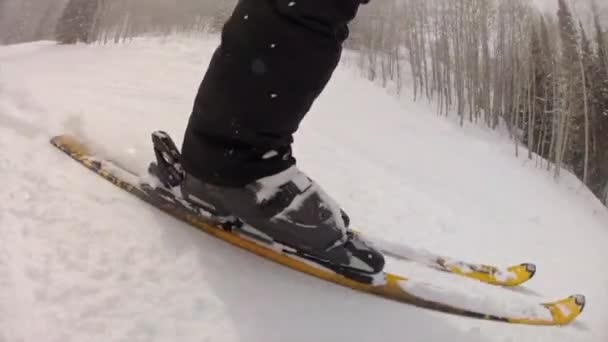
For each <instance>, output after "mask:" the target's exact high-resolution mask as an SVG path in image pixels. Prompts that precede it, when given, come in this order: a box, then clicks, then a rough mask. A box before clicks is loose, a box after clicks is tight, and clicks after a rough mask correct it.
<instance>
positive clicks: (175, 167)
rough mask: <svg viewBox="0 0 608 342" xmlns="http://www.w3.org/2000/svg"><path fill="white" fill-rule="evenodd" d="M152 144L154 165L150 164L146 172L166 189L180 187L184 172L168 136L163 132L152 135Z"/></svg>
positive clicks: (175, 147)
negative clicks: (154, 158)
mask: <svg viewBox="0 0 608 342" xmlns="http://www.w3.org/2000/svg"><path fill="white" fill-rule="evenodd" d="M152 143H153V145H154V154H155V155H156V163H152V164H150V167H149V168H148V172H150V174H152V175H154V176H156V177H157V178H158V179H159V180H160V181H161V183H162V184H163V185H164V186H165V187H166V188H167V189H171V188H174V187H176V186H178V185H180V184H181V183H182V182H183V181H184V179H185V178H186V172H185V171H184V169H183V168H182V164H181V154H180V152H179V150H178V149H177V146H175V143H174V142H173V140H172V139H171V137H170V136H169V134H167V133H166V132H163V131H156V132H154V133H152Z"/></svg>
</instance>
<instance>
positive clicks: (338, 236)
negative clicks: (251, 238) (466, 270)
mask: <svg viewBox="0 0 608 342" xmlns="http://www.w3.org/2000/svg"><path fill="white" fill-rule="evenodd" d="M153 143H154V150H155V154H156V157H157V163H156V164H152V165H151V167H150V172H151V173H152V174H154V175H156V176H157V177H158V178H159V179H160V180H161V182H162V183H163V185H164V186H165V187H167V188H175V187H179V189H180V191H181V195H182V197H183V199H184V200H185V201H187V202H188V203H190V204H191V205H194V206H197V207H199V208H201V209H202V210H204V211H205V212H208V213H212V215H213V216H215V217H222V218H225V217H235V218H238V221H240V223H241V224H246V225H247V226H249V227H252V228H253V229H255V230H257V231H259V232H261V233H262V234H263V235H265V236H268V237H269V238H271V239H272V241H274V242H277V243H279V244H281V245H284V246H286V247H288V248H287V249H285V252H286V253H289V254H292V255H297V256H299V257H302V258H305V259H308V260H311V261H314V262H316V263H318V264H321V265H322V266H325V267H327V268H330V269H332V270H334V271H336V272H337V273H340V274H342V275H344V276H347V277H349V278H352V279H354V280H357V281H362V282H371V281H372V279H373V276H374V275H376V274H378V273H380V272H381V271H382V270H383V268H384V257H383V255H382V254H381V253H379V252H378V251H376V250H374V249H373V248H371V247H370V246H369V245H368V244H367V243H366V242H364V241H363V240H361V239H360V238H359V237H358V236H357V234H354V233H353V232H351V231H350V230H349V229H348V224H349V219H348V216H347V215H346V214H345V213H344V211H343V210H341V209H340V207H339V206H338V204H337V203H336V202H335V201H334V200H333V199H332V198H331V197H329V196H328V195H327V194H326V193H325V192H324V191H323V189H321V187H320V186H319V185H318V184H316V183H315V182H314V181H313V180H311V179H310V178H309V177H308V176H306V174H304V173H303V172H302V171H300V170H299V169H298V168H297V167H296V166H293V167H291V168H289V169H287V170H285V171H283V172H281V173H278V174H276V175H272V176H269V177H266V178H262V179H259V180H257V181H255V182H253V183H252V184H249V185H247V186H245V187H242V188H233V187H220V186H215V185H212V184H208V183H205V182H202V181H200V180H198V179H196V178H195V177H193V176H192V175H189V174H188V173H187V172H185V171H184V170H183V169H182V167H181V163H180V153H179V151H178V149H177V148H176V146H175V144H174V143H173V142H172V141H171V138H170V137H169V136H168V135H167V134H166V133H164V132H155V133H154V134H153ZM237 226H238V224H237Z"/></svg>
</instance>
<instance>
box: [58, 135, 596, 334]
mask: <svg viewBox="0 0 608 342" xmlns="http://www.w3.org/2000/svg"><path fill="white" fill-rule="evenodd" d="M51 143H52V144H53V145H54V146H55V147H57V148H58V149H60V150H62V151H63V152H65V153H66V154H68V155H69V156H71V157H72V158H73V159H75V160H76V161H78V162H79V163H80V164H81V165H83V166H85V167H86V168H88V169H90V170H91V171H93V172H95V173H96V174H97V175H99V176H101V177H103V178H104V179H106V180H108V181H110V182H111V183H113V184H114V185H116V186H117V187H119V188H121V189H123V190H125V191H127V192H129V193H131V194H133V195H135V196H137V197H138V198H139V199H141V200H143V201H145V202H147V203H149V204H150V205H152V206H153V207H155V208H157V209H160V210H162V211H164V212H166V213H168V214H169V215H171V216H173V217H175V218H177V219H179V220H182V221H184V222H186V223H188V224H190V225H192V226H193V227H195V228H198V229H200V230H201V231H203V232H206V233H208V234H210V235H212V236H214V237H216V238H218V239H220V240H223V241H225V242H227V243H230V244H232V245H235V246H237V247H240V248H242V249H245V250H247V251H249V252H251V253H253V254H256V255H259V256H261V257H264V258H266V259H268V260H271V261H274V262H277V263H279V264H282V265H284V266H286V267H289V268H291V269H294V270H297V271H300V272H303V273H306V274H308V275H311V276H314V277H317V278H320V279H323V280H326V281H329V282H333V283H335V284H338V285H342V286H345V287H348V288H351V289H353V290H357V291H361V292H365V293H369V294H373V295H376V296H379V297H383V298H386V299H389V300H393V301H398V302H402V303H407V304H410V305H414V306H417V307H421V308H426V309H430V310H436V311H439V312H443V313H447V314H454V315H458V316H463V317H469V318H475V319H482V320H490V321H499V322H505V323H514V324H526V325H543V326H561V325H567V324H570V323H572V322H573V321H574V320H576V319H577V318H578V317H579V316H580V314H581V313H582V312H583V309H584V307H585V302H586V300H585V297H584V296H582V295H574V296H570V297H568V298H566V299H563V300H559V301H556V302H552V303H536V302H525V303H509V305H504V303H501V301H500V300H493V299H492V298H487V297H480V296H477V295H476V294H474V293H469V292H465V291H454V290H450V289H444V288H440V287H437V286H435V285H433V284H429V283H424V282H419V281H416V280H415V279H410V278H408V277H404V276H399V275H395V274H390V273H382V274H379V275H378V276H377V277H376V278H375V281H373V282H372V283H361V282H358V281H354V280H352V279H349V278H347V277H344V276H342V275H340V274H338V273H336V272H334V271H332V270H330V269H328V268H325V267H323V266H321V265H318V264H315V263H312V262H311V261H310V260H306V259H302V258H300V257H298V256H295V255H293V254H290V253H288V252H287V251H286V250H285V249H284V248H283V246H281V245H279V244H277V243H272V242H269V243H263V242H261V241H259V240H256V239H252V238H251V237H250V236H247V235H246V234H241V233H238V232H236V231H229V230H225V229H223V227H221V226H219V225H216V224H214V223H212V222H209V221H208V220H207V219H206V218H204V217H202V216H200V215H198V214H196V212H194V211H192V210H191V209H189V208H188V207H186V206H184V205H183V204H181V202H180V201H177V200H175V199H171V198H167V197H164V196H159V195H158V194H157V193H156V192H155V191H154V188H153V186H152V185H150V184H147V183H146V182H145V181H144V179H145V178H144V177H139V176H138V175H136V174H133V173H131V172H130V171H128V170H125V169H124V168H121V167H120V166H119V165H116V164H114V163H113V162H111V161H109V160H106V159H103V158H99V157H96V156H95V153H94V151H89V150H88V149H87V147H86V146H84V145H83V144H82V143H81V142H80V141H79V140H78V139H76V138H74V137H71V136H67V135H62V136H57V137H55V138H53V139H52V140H51Z"/></svg>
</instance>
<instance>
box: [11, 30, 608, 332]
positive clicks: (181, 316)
mask: <svg viewBox="0 0 608 342" xmlns="http://www.w3.org/2000/svg"><path fill="white" fill-rule="evenodd" d="M215 44H216V41H213V40H205V39H203V41H201V40H200V39H198V40H197V39H189V38H179V37H175V38H171V39H168V40H161V39H139V40H136V41H135V42H133V43H132V44H130V45H119V46H115V45H109V46H91V47H88V46H71V47H70V46H57V45H55V44H54V43H52V42H39V43H34V44H26V45H18V46H4V47H0V184H1V189H2V190H1V191H0V341H2V342H13V341H27V342H29V341H32V342H33V341H57V342H59V341H61V342H68V341H79V342H80V341H103V342H108V341H130V342H131V341H180V342H186V341H222V342H223V341H416V342H418V341H421V342H427V341H438V342H439V341H450V342H465V341H466V342H498V341H500V342H516V341H517V342H523V341H547V342H555V341H577V342H603V341H606V340H608V327H606V325H605V321H606V318H605V315H606V314H608V273H607V272H606V268H605V265H604V263H605V260H606V258H607V257H608V252H606V250H605V249H606V247H607V246H608V212H607V210H606V209H605V208H604V207H602V206H601V204H600V203H599V201H597V200H595V199H594V198H593V197H592V195H590V194H589V193H588V192H587V191H585V190H584V189H582V188H581V187H580V185H579V183H578V182H577V181H576V180H575V179H574V178H573V177H565V179H563V180H562V181H561V183H559V184H556V183H555V181H553V179H552V178H551V177H550V175H549V174H548V173H546V172H545V171H543V170H539V169H537V168H535V167H534V163H533V162H526V160H525V159H519V160H518V159H516V158H514V156H513V146H512V145H511V143H510V142H509V141H508V140H507V139H506V138H504V137H501V136H499V135H496V134H495V133H492V132H486V131H484V130H481V129H479V128H473V127H470V128H467V129H461V128H459V127H457V125H455V124H454V123H453V122H452V121H450V120H446V119H444V118H438V117H436V116H435V115H434V114H432V113H433V112H434V111H433V109H432V106H429V105H428V104H420V103H419V104H415V103H411V102H409V101H408V100H406V99H403V100H402V101H398V100H395V99H394V98H393V97H391V96H389V95H387V94H386V93H385V92H384V90H383V89H380V88H378V87H377V86H375V85H373V84H370V83H369V82H367V81H365V80H363V79H361V78H360V77H358V76H357V75H356V73H355V72H354V71H353V70H352V69H351V68H349V67H348V66H346V65H344V66H343V67H342V68H340V69H339V71H338V72H337V74H336V77H335V78H334V80H333V81H332V83H331V85H330V86H329V88H328V89H327V91H326V93H325V94H324V95H323V96H322V98H321V99H320V100H319V102H318V103H317V104H316V105H315V107H314V109H313V112H312V113H310V115H309V116H308V117H307V120H306V121H305V123H304V124H303V126H302V130H301V132H300V133H299V134H298V136H297V145H296V153H297V156H298V157H299V161H300V164H301V167H302V168H303V169H305V170H306V171H308V172H309V173H310V174H311V175H313V176H314V177H315V178H316V179H317V180H318V181H319V182H320V183H321V184H322V185H324V186H325V187H326V189H327V190H328V191H329V192H330V193H332V194H334V196H335V197H336V198H337V199H338V200H339V201H340V202H341V203H342V204H343V206H344V207H345V208H346V209H347V210H348V211H349V212H350V214H351V216H352V218H353V222H354V225H356V226H357V227H361V229H362V230H364V231H366V232H368V233H370V234H374V235H376V236H381V237H383V238H385V239H390V240H393V241H401V242H405V243H408V244H410V245H414V246H418V247H421V248H426V249H430V250H432V251H438V252H442V253H444V254H448V255H451V256H454V257H459V258H462V259H466V260H470V261H482V262H488V263H493V264H498V265H510V264H514V263H519V262H528V261H531V262H535V263H536V264H537V265H538V267H539V272H538V274H537V277H536V278H535V279H533V280H532V281H531V282H530V283H529V284H527V285H526V287H525V288H524V289H522V290H519V291H511V290H503V289H488V288H487V287H484V286H481V285H480V284H477V283H473V282H471V281H466V280H464V281H462V280H460V279H455V278H454V277H451V276H449V275H445V274H438V273H436V272H429V271H428V270H425V269H423V268H420V267H417V266H415V265H409V264H396V263H391V264H390V265H389V267H390V269H391V270H395V271H397V272H400V273H406V274H415V275H417V276H419V277H421V278H424V279H427V280H428V279H434V280H436V281H438V282H443V283H448V284H451V285H453V286H455V287H456V288H459V289H467V290H469V291H473V292H475V293H481V294H486V293H487V294H493V295H498V296H499V297H498V298H503V299H501V300H504V301H505V305H506V300H507V299H508V298H516V297H517V298H518V299H521V298H520V297H525V298H526V299H530V298H531V300H534V301H541V300H555V299H559V298H562V297H565V296H567V295H570V294H574V293H583V294H585V295H587V297H588V301H589V304H588V307H587V309H586V311H585V312H584V313H583V315H582V316H581V318H580V319H579V321H578V322H577V323H575V324H573V325H571V326H568V327H563V328H544V327H527V326H513V325H505V324H500V323H488V322H481V321H475V320H470V319H462V318H457V317H453V316H448V315H443V314H438V313H434V312H428V311H423V310H420V309H416V308H412V307H409V306H405V305H400V304H395V303H390V302H386V301H384V300H381V299H377V298H374V297H371V296H366V295H362V294H359V293H357V292H354V291H349V290H345V289H343V288H341V287H338V286H335V285H332V284H328V283H325V282H322V281H320V280H317V279H314V278H311V277H308V276H305V275H302V274H298V273H295V272H293V271H291V270H288V269H285V268H283V267H281V266H278V265H275V264H272V263H270V262H267V261H265V260H262V259H260V258H257V257H252V256H251V255H250V254H247V253H246V252H243V251H240V250H237V249H235V248H232V247H227V245H225V244H223V243H221V242H219V241H217V240H215V239H213V238H211V237H208V236H206V235H204V234H202V233H200V232H198V231H195V230H194V229H191V228H189V227H188V226H186V225H184V224H182V223H178V222H176V221H174V220H173V219H171V218H168V217H167V216H165V215H163V214H161V213H159V212H157V211H155V210H153V209H151V208H150V207H148V206H146V205H144V204H142V203H141V202H139V201H138V200H136V199H135V198H132V197H131V196H129V195H127V194H125V193H122V192H120V191H118V190H117V189H116V188H114V187H113V186H112V185H110V184H107V183H106V182H104V181H101V180H100V179H99V178H97V177H96V176H94V175H92V174H89V173H88V172H86V171H85V170H84V169H83V168H82V167H80V166H78V165H77V164H76V163H74V162H72V161H71V160H69V159H68V158H66V157H65V156H64V155H63V154H60V153H58V152H57V151H56V150H54V149H53V148H51V147H50V145H48V143H47V141H48V139H49V137H50V136H51V135H53V134H58V133H64V132H71V133H75V134H78V135H80V136H84V137H87V138H88V139H89V140H90V142H91V143H92V144H97V145H98V147H99V148H100V149H104V150H105V151H107V153H108V154H112V155H113V156H118V157H119V159H120V160H121V162H123V163H126V164H128V165H130V166H131V167H132V168H135V169H138V170H143V169H144V168H145V167H146V166H147V162H148V161H149V160H150V159H151V158H152V154H151V151H150V144H149V141H150V138H149V133H150V132H151V131H152V130H155V129H164V130H166V131H168V132H169V133H171V134H172V135H173V136H174V137H175V138H176V140H178V142H179V143H181V139H182V134H183V130H184V128H185V124H186V120H187V118H188V115H189V112H190V109H191V105H192V101H193V98H194V95H195V92H196V89H197V87H198V84H199V82H200V79H201V77H202V74H203V72H204V70H205V68H206V66H207V63H208V58H209V57H210V55H211V53H212V51H213V48H214V46H215ZM286 91H287V90H286ZM235 101H238V95H237V94H235Z"/></svg>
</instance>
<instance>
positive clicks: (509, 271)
mask: <svg viewBox="0 0 608 342" xmlns="http://www.w3.org/2000/svg"><path fill="white" fill-rule="evenodd" d="M362 236H363V237H364V238H365V240H367V241H369V242H370V243H371V244H373V245H374V246H375V247H376V248H378V249H379V250H380V251H382V253H384V254H385V255H388V256H390V257H392V258H395V259H398V260H404V261H413V262H417V263H420V264H423V265H426V266H429V267H433V268H436V269H439V270H442V271H446V272H451V273H454V274H457V275H460V276H463V277H467V278H471V279H475V280H479V281H481V282H484V283H488V284H491V285H499V286H509V287H510V286H519V285H521V284H523V283H525V282H527V281H528V280H530V279H532V277H534V274H535V273H536V266H535V265H534V264H530V263H525V264H521V265H517V266H512V267H508V268H505V269H501V268H498V267H495V266H488V265H482V264H472V263H468V262H464V261H459V260H456V259H453V258H448V257H443V256H439V255H436V254H433V253H431V252H428V251H425V250H421V249H415V248H412V247H409V246H406V245H403V244H397V243H394V242H389V241H384V240H380V239H377V238H371V237H369V236H367V235H362Z"/></svg>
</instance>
